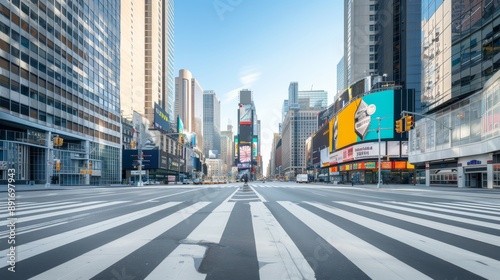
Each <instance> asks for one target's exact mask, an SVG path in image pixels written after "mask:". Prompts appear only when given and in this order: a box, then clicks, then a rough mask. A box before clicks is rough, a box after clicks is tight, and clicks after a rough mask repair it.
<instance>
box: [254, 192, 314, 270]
mask: <svg viewBox="0 0 500 280" xmlns="http://www.w3.org/2000/svg"><path fill="white" fill-rule="evenodd" d="M250 211H251V213H252V225H253V231H254V236H255V246H256V250H257V258H258V261H259V267H260V269H259V276H260V279H314V270H313V269H312V268H311V266H310V265H309V263H308V262H307V260H306V258H305V257H304V256H303V255H302V253H301V252H300V250H299V248H297V246H296V245H295V243H294V242H293V241H292V239H291V238H290V236H288V234H287V233H286V231H285V230H284V229H283V228H282V227H281V225H280V224H279V223H278V221H277V220H276V219H275V218H274V216H273V214H272V213H271V211H269V209H268V208H267V207H266V206H265V205H264V203H262V202H250Z"/></svg>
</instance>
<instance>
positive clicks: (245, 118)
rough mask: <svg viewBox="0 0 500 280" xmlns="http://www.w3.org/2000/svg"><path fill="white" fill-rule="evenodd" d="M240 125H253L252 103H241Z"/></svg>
mask: <svg viewBox="0 0 500 280" xmlns="http://www.w3.org/2000/svg"><path fill="white" fill-rule="evenodd" d="M239 117H240V125H252V105H251V104H240V111H239Z"/></svg>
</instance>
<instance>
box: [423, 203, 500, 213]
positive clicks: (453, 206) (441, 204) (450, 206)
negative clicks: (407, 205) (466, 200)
mask: <svg viewBox="0 0 500 280" xmlns="http://www.w3.org/2000/svg"><path fill="white" fill-rule="evenodd" d="M415 203H418V204H421V205H430V206H436V205H439V207H443V208H448V209H458V210H462V211H466V210H469V211H474V212H477V213H484V214H493V215H498V214H500V213H499V212H498V210H496V211H491V210H480V209H469V208H467V207H465V206H460V205H457V204H454V203H439V202H436V203H428V202H415Z"/></svg>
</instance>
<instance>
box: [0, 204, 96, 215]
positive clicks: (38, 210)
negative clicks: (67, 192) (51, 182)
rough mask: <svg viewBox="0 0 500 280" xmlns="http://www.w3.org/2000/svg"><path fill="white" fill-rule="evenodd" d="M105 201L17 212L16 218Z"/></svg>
mask: <svg viewBox="0 0 500 280" xmlns="http://www.w3.org/2000/svg"><path fill="white" fill-rule="evenodd" d="M103 202H104V201H91V202H82V203H76V204H71V205H59V206H54V207H47V206H44V207H42V208H43V209H38V208H37V209H32V210H24V209H21V210H19V211H17V212H16V216H18V217H19V216H22V215H29V214H33V213H40V212H47V211H54V210H61V209H67V208H74V207H80V206H86V205H92V204H99V203H103ZM0 218H5V217H3V215H0Z"/></svg>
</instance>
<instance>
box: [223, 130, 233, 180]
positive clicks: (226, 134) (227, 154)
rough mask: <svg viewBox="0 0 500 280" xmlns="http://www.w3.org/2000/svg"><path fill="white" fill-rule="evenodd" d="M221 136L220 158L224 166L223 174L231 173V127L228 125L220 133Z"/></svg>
mask: <svg viewBox="0 0 500 280" xmlns="http://www.w3.org/2000/svg"><path fill="white" fill-rule="evenodd" d="M220 134H221V158H222V160H223V161H224V164H225V166H226V170H225V174H227V173H229V172H230V171H231V168H232V166H233V158H234V141H233V139H234V134H233V126H232V125H230V124H228V125H227V129H226V130H224V131H221V132H220Z"/></svg>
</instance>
